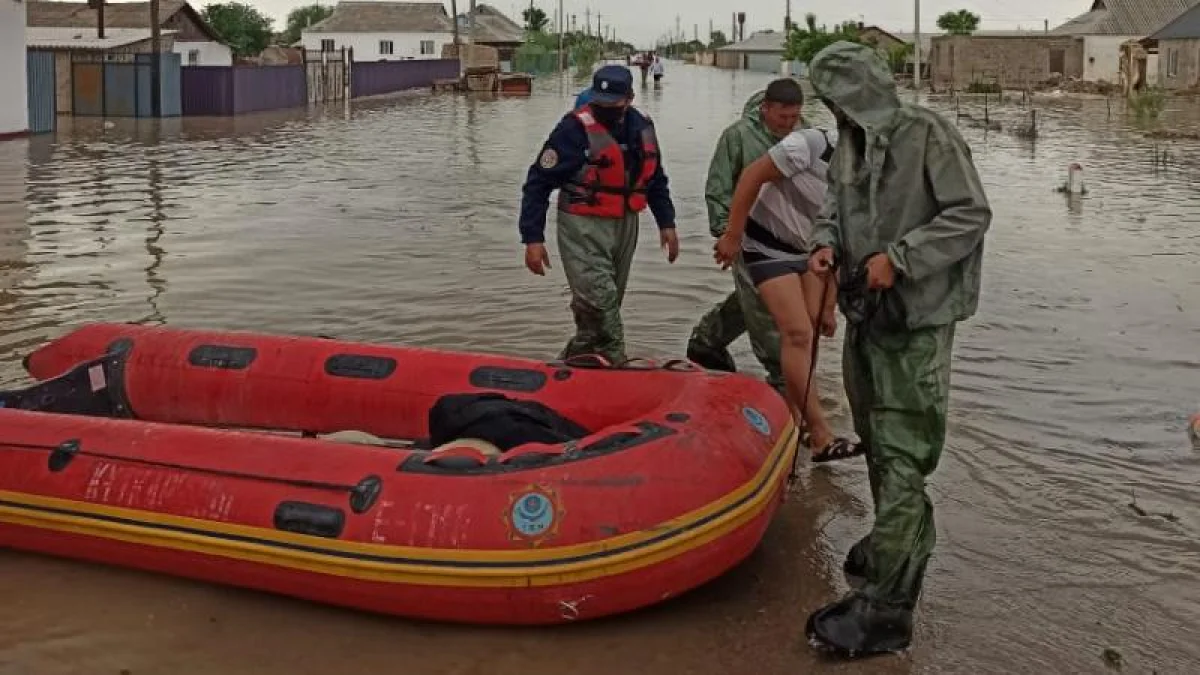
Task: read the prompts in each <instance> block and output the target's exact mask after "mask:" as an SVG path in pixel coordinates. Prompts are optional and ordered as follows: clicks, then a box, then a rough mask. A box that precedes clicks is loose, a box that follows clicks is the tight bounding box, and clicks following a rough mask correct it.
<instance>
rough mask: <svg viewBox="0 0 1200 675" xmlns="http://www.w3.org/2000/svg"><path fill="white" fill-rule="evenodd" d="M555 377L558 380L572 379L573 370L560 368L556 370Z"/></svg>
mask: <svg viewBox="0 0 1200 675" xmlns="http://www.w3.org/2000/svg"><path fill="white" fill-rule="evenodd" d="M554 379H555V380H557V381H558V382H562V381H564V380H569V379H571V371H570V370H568V369H566V368H559V369H558V370H556V371H554Z"/></svg>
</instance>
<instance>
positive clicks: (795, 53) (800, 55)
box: [784, 13, 862, 63]
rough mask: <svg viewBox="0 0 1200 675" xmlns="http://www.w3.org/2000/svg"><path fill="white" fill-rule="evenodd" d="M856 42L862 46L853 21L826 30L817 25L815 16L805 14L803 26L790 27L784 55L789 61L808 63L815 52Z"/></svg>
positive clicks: (856, 26) (856, 25)
mask: <svg viewBox="0 0 1200 675" xmlns="http://www.w3.org/2000/svg"><path fill="white" fill-rule="evenodd" d="M843 41H844V42H857V43H859V44H862V38H860V37H859V35H858V24H857V23H855V22H853V21H843V22H842V23H840V24H838V25H837V26H834V29H833V30H828V29H826V28H825V26H823V25H822V26H818V25H817V15H816V14H812V13H809V14H805V15H804V25H803V26H796V25H793V26H792V30H791V32H790V33H788V37H787V48H786V50H785V52H784V55H785V56H787V58H788V59H789V60H792V61H800V62H801V63H808V62H809V61H812V58H813V57H814V56H816V55H817V52H819V51H821V50H822V49H824V48H826V47H828V46H829V45H831V44H833V43H835V42H843Z"/></svg>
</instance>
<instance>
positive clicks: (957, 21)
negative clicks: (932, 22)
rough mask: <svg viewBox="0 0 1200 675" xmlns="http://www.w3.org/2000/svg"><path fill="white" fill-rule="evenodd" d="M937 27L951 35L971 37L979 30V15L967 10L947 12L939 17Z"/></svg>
mask: <svg viewBox="0 0 1200 675" xmlns="http://www.w3.org/2000/svg"><path fill="white" fill-rule="evenodd" d="M937 27H938V28H941V29H942V30H944V31H946V32H947V33H949V34H950V35H970V34H971V33H974V32H975V31H977V30H979V15H978V14H975V13H974V12H971V11H969V10H965V9H960V10H958V11H957V12H946V13H945V14H943V15H941V16H939V17H938V20H937Z"/></svg>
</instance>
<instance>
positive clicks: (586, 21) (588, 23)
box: [583, 7, 592, 37]
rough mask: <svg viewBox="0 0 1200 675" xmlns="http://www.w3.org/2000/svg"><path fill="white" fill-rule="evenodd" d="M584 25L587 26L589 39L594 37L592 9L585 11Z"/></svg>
mask: <svg viewBox="0 0 1200 675" xmlns="http://www.w3.org/2000/svg"><path fill="white" fill-rule="evenodd" d="M583 25H584V26H587V34H588V37H591V36H592V8H591V7H588V8H587V9H585V10H583Z"/></svg>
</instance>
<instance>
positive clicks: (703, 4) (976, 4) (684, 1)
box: [193, 0, 1091, 46]
mask: <svg viewBox="0 0 1200 675" xmlns="http://www.w3.org/2000/svg"><path fill="white" fill-rule="evenodd" d="M248 1H249V3H250V4H252V5H254V6H256V7H258V8H259V10H260V11H263V12H264V13H266V14H267V15H269V16H270V17H272V18H274V19H275V21H276V30H281V29H282V28H283V25H284V17H286V16H287V13H288V12H289V11H290V10H291V9H293V8H295V7H298V6H301V5H306V4H310V3H309V2H306V1H305V0H248ZM468 2H469V0H458V5H459V11H460V12H461V11H464V10H465V9H466V6H467V4H468ZM204 4H207V3H206V2H205V0H193V6H197V7H202V6H203V5H204ZM321 4H327V5H333V4H336V2H334V1H333V0H321ZM443 4H444V5H445V6H446V9H447V11H449V8H450V2H449V0H447V1H446V2H444V3H443ZM490 4H492V5H493V6H495V7H496V8H498V9H500V10H501V11H503V12H506V13H508V14H510V15H511V16H512V17H513V18H514V19H516V20H517V21H518V22H520V13H521V10H522V9H523V8H525V7H528V6H529V3H528V0H526V1H525V2H521V1H520V0H494V1H493V2H490ZM534 4H535V5H536V6H538V7H540V8H541V9H542V10H544V11H545V12H546V14H547V15H549V16H550V17H551V20H553V17H554V13H555V11H556V9H557V7H558V2H557V0H535V1H534ZM786 5H787V0H563V7H564V11H563V13H564V14H566V15H567V16H568V17H569V16H571V15H572V14H574V15H576V17H577V19H576V21H577V24H578V25H579V26H580V28H582V27H583V22H584V16H585V12H587V10H588V9H589V8H590V9H591V11H592V21H593V22H594V21H595V20H596V18H595V14H596V12H597V10H599V12H600V14H601V21H602V22H604V23H605V24H608V23H610V22H611V24H612V25H614V26H615V27H616V29H617V34H618V37H620V38H622V39H626V40H629V41H631V42H634V43H635V44H638V45H639V46H650V45H652V44H653V43H654V41H655V40H656V39H657V38H658V37H659V36H661V35H664V34H666V33H668V32H671V31H673V30H674V29H675V17H676V15H678V16H679V26H680V28H681V29H682V30H683V31H684V32H685V33H686V35H687V37H688V38H691V37H692V32H693V27H695V26H697V25H698V26H699V31H700V35H701V36H702V37H701V39H704V38H703V36H704V34H705V33H707V32H708V22H709V21H710V20H711V21H713V23H714V25H715V27H716V29H717V30H724V31H725V33H726V35H728V34H729V32H730V29H731V28H732V24H733V13H734V12H738V11H741V12H745V13H746V35H749V34H750V33H751V31H753V30H758V29H761V28H775V29H777V30H779V29H782V28H783V16H784V12H785V8H786ZM1090 6H1091V1H1090V0H924V2H922V4H921V29H922V31H929V32H936V30H937V28H936V25H935V24H936V22H937V17H938V15H940V14H942V13H943V12H946V11H951V10H957V9H969V10H971V11H973V12H975V13H976V14H978V15H979V16H980V17H982V19H983V21H982V24H981V26H980V28H982V29H985V30H988V29H990V30H999V29H1012V28H1018V27H1020V28H1029V29H1036V28H1041V27H1042V24H1043V21H1046V20H1049V22H1050V26H1051V27H1052V28H1053V27H1054V26H1055V25H1057V24H1059V23H1062V22H1063V21H1065V20H1067V19H1069V18H1071V17H1073V16H1076V15H1079V14H1082V13H1084V12H1086V11H1087V10H1088V9H1089V8H1090ZM913 8H914V6H913V4H912V3H905V2H903V1H900V2H898V1H897V0H806V1H801V0H793V2H792V15H793V19H794V20H796V21H802V20H803V18H804V13H805V12H813V13H815V14H816V15H817V18H818V20H819V21H821V22H827V23H834V22H837V21H843V20H851V19H852V20H858V21H863V22H864V23H867V24H877V25H880V26H882V27H884V28H887V29H890V30H893V31H905V32H912V28H913Z"/></svg>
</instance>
